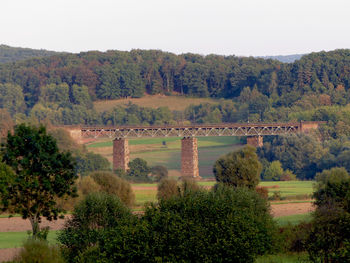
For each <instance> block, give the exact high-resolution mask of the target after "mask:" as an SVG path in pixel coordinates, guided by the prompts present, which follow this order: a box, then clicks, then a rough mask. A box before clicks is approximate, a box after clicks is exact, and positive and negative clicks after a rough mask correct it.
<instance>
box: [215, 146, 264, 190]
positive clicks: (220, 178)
mask: <svg viewBox="0 0 350 263" xmlns="http://www.w3.org/2000/svg"><path fill="white" fill-rule="evenodd" d="M261 168H262V166H261V163H260V162H259V160H258V156H257V155H256V153H255V148H254V147H251V146H246V147H244V148H243V149H241V150H238V151H235V152H232V153H228V154H226V155H224V156H223V157H220V158H219V159H218V160H217V161H216V162H215V164H214V167H213V172H214V175H215V178H216V181H217V182H219V183H224V184H226V185H230V186H234V187H242V186H243V187H248V188H250V189H255V187H256V186H257V185H258V184H259V178H260V173H261Z"/></svg>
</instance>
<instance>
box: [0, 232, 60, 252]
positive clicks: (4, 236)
mask: <svg viewBox="0 0 350 263" xmlns="http://www.w3.org/2000/svg"><path fill="white" fill-rule="evenodd" d="M57 234H58V231H50V232H49V235H48V237H47V239H48V241H49V242H50V243H51V244H55V243H56V242H57V241H56V238H57ZM27 238H28V233H27V232H0V249H1V248H12V247H21V246H22V245H23V242H24V241H25V240H26V239H27Z"/></svg>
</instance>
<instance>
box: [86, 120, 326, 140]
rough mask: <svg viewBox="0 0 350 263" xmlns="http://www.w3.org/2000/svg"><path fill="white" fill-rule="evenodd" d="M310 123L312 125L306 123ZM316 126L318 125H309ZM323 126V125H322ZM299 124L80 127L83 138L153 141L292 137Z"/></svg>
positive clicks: (297, 130)
mask: <svg viewBox="0 0 350 263" xmlns="http://www.w3.org/2000/svg"><path fill="white" fill-rule="evenodd" d="M308 123H311V122H308ZM312 123H315V124H318V123H321V122H312ZM322 123H323V122H322ZM301 125H302V123H300V122H293V123H258V124H253V123H246V124H237V123H225V124H213V125H208V124H205V125H192V126H189V125H188V126H180V125H179V126H176V125H163V126H119V127H108V126H106V127H82V128H81V133H82V137H84V138H89V137H93V138H99V137H108V138H147V137H148V138H154V137H200V136H262V135H281V134H292V133H297V132H300V131H301Z"/></svg>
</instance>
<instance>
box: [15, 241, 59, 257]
mask: <svg viewBox="0 0 350 263" xmlns="http://www.w3.org/2000/svg"><path fill="white" fill-rule="evenodd" d="M14 262H21V263H33V262H35V263H47V262H50V263H63V262H64V260H63V258H62V255H61V252H60V250H59V248H58V247H56V246H49V244H48V242H47V241H44V240H38V239H33V238H30V239H28V240H27V241H26V242H25V243H24V244H23V248H22V249H21V250H20V252H19V254H18V255H17V256H16V257H15V258H14Z"/></svg>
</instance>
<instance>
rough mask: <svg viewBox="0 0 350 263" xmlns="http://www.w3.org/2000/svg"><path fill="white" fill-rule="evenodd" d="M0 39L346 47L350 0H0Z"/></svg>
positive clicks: (248, 49) (223, 50)
mask: <svg viewBox="0 0 350 263" xmlns="http://www.w3.org/2000/svg"><path fill="white" fill-rule="evenodd" d="M0 44H7V45H10V46H15V47H29V48H42V49H48V50H54V51H69V52H80V51H88V50H100V51H105V50H109V49H115V50H131V49H160V50H163V51H169V52H173V53H176V54H180V53H186V52H193V53H199V54H203V55H206V54H211V53H215V54H223V55H242V56H248V55H253V56H264V55H287V54H297V53H299V54H300V53H309V52H312V51H321V50H333V49H337V48H350V0H212V1H207V0H187V1H186V0H173V1H169V0H98V1H97V0H0Z"/></svg>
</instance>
